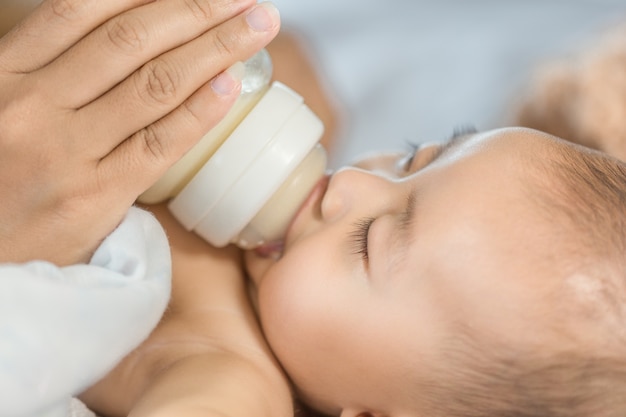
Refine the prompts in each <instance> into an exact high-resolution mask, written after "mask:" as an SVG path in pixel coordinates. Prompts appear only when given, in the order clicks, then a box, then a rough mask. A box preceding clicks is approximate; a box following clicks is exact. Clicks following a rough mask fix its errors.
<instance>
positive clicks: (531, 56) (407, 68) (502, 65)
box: [274, 0, 626, 167]
mask: <svg viewBox="0 0 626 417" xmlns="http://www.w3.org/2000/svg"><path fill="white" fill-rule="evenodd" d="M274 3H275V4H276V5H277V6H278V8H279V10H280V11H281V16H282V20H283V27H284V28H285V29H288V30H289V29H293V30H294V31H295V32H297V33H299V34H300V35H302V37H303V39H304V40H305V41H306V43H307V44H308V51H309V57H310V59H311V60H312V61H313V62H314V63H315V65H316V67H317V70H318V72H319V73H320V74H321V75H322V78H323V79H324V85H325V88H326V90H327V92H328V94H329V95H330V96H331V97H332V98H333V99H334V101H335V105H336V107H337V109H338V110H339V112H340V119H339V125H338V137H337V142H336V145H335V148H334V150H333V152H332V153H333V157H332V160H331V162H332V165H333V166H335V167H336V166H338V165H340V164H343V163H346V162H349V161H350V160H352V159H354V157H356V156H358V155H360V154H362V153H366V152H368V151H372V150H379V149H403V148H406V147H407V145H406V143H407V141H410V142H415V143H420V142H425V141H432V140H445V139H447V138H448V137H449V136H450V135H451V134H452V132H453V130H454V129H455V128H457V127H463V126H467V125H473V126H475V127H476V128H477V129H479V130H486V129H491V128H495V127H500V126H504V125H510V123H511V120H512V112H513V111H514V110H515V108H516V105H517V103H518V101H519V100H520V97H521V96H522V95H523V94H524V91H525V89H526V88H527V87H528V85H529V83H530V78H531V76H532V74H533V72H534V71H535V70H537V69H538V68H539V67H540V66H541V65H542V64H543V63H544V62H546V61H547V60H551V59H555V58H558V57H564V56H567V55H568V54H569V53H571V52H574V51H577V50H578V49H579V48H581V47H582V46H583V45H584V44H585V43H587V42H589V41H590V40H591V39H592V38H593V36H595V35H596V34H597V33H599V32H603V31H605V30H606V29H607V28H610V27H612V26H614V25H616V24H618V23H620V22H622V21H624V22H626V0H384V1H383V0H316V1H312V2H311V1H302V0H274Z"/></svg>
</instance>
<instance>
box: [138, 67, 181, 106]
mask: <svg viewBox="0 0 626 417" xmlns="http://www.w3.org/2000/svg"><path fill="white" fill-rule="evenodd" d="M139 79H140V80H141V81H140V84H141V85H140V86H138V89H139V91H140V95H141V96H142V97H143V99H144V101H145V102H148V103H150V102H151V103H157V104H165V105H170V104H172V103H173V102H174V101H175V100H176V97H177V96H178V89H179V81H180V76H179V74H178V71H177V70H176V67H174V66H172V65H170V64H168V63H167V62H166V61H163V60H154V61H151V62H149V63H147V64H146V65H145V66H144V67H143V68H142V71H141V75H140V76H139Z"/></svg>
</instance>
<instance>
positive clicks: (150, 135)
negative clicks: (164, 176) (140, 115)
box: [138, 125, 166, 162]
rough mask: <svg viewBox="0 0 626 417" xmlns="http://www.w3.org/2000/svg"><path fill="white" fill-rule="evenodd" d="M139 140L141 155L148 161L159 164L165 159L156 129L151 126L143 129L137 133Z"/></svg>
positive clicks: (164, 151) (161, 142) (162, 145)
mask: <svg viewBox="0 0 626 417" xmlns="http://www.w3.org/2000/svg"><path fill="white" fill-rule="evenodd" d="M138 135H139V140H141V146H142V150H143V152H142V154H143V155H146V156H147V157H148V158H149V159H150V160H152V161H156V162H160V161H163V160H165V158H166V150H165V146H164V144H163V141H162V140H161V137H160V135H159V134H158V132H157V129H156V127H154V126H153V125H150V126H147V127H145V128H144V129H143V130H141V131H140V132H138Z"/></svg>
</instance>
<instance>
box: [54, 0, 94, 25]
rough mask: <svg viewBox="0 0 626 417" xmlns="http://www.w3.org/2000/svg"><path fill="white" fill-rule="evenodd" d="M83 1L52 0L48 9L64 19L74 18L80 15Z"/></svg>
mask: <svg viewBox="0 0 626 417" xmlns="http://www.w3.org/2000/svg"><path fill="white" fill-rule="evenodd" d="M85 3H86V2H85V1H83V0H52V1H51V2H50V10H52V13H53V14H54V15H55V16H58V17H60V18H62V19H64V20H74V19H75V18H77V17H78V16H79V15H80V11H81V10H82V8H83V6H84V4H85Z"/></svg>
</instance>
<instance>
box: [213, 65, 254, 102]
mask: <svg viewBox="0 0 626 417" xmlns="http://www.w3.org/2000/svg"><path fill="white" fill-rule="evenodd" d="M245 72H246V68H245V66H244V64H243V63H242V62H236V63H234V64H233V65H232V66H231V67H230V68H228V69H227V70H226V71H224V72H222V73H221V74H219V75H218V76H216V77H215V78H213V79H212V80H211V88H212V89H213V91H215V92H216V93H217V94H218V95H220V96H227V95H230V94H231V93H232V92H233V91H234V90H235V89H236V88H237V87H238V86H239V84H241V80H242V79H243V76H244V75H245Z"/></svg>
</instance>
